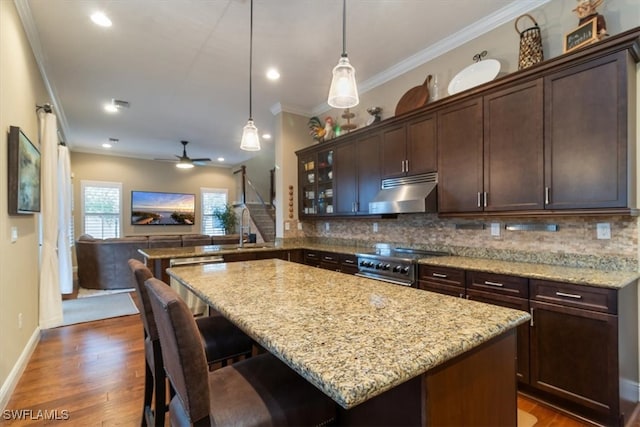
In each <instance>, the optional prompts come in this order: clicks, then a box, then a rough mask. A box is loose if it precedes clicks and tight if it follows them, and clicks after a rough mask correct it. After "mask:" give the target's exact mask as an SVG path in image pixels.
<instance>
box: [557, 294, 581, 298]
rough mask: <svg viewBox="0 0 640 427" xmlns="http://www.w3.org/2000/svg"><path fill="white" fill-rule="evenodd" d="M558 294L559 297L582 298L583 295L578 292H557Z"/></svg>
mask: <svg viewBox="0 0 640 427" xmlns="http://www.w3.org/2000/svg"><path fill="white" fill-rule="evenodd" d="M556 295H557V296H559V297H567V298H574V299H582V295H578V294H567V293H565V292H556Z"/></svg>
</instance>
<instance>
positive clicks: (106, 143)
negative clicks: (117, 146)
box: [102, 142, 113, 148]
mask: <svg viewBox="0 0 640 427" xmlns="http://www.w3.org/2000/svg"><path fill="white" fill-rule="evenodd" d="M111 147H113V145H111V144H109V143H108V142H105V143H104V144H102V148H111Z"/></svg>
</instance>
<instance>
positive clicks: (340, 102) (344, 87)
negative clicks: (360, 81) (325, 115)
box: [327, 0, 360, 108]
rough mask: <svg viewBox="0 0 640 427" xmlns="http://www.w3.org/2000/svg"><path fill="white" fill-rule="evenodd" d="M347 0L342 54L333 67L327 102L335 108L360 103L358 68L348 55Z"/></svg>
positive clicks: (344, 9)
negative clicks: (357, 81) (357, 78)
mask: <svg viewBox="0 0 640 427" xmlns="http://www.w3.org/2000/svg"><path fill="white" fill-rule="evenodd" d="M346 22H347V0H342V55H341V56H340V60H339V61H338V65H336V66H335V67H334V69H333V79H331V87H330V88H329V98H328V99H327V103H328V104H329V105H330V106H332V107H334V108H351V107H355V106H356V105H358V103H359V102H360V100H359V99H358V87H357V85H356V70H355V69H354V68H353V67H352V66H351V64H350V63H349V58H348V57H347V42H346V38H347V36H346V33H347V29H346V27H347V24H346Z"/></svg>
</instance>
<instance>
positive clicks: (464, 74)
mask: <svg viewBox="0 0 640 427" xmlns="http://www.w3.org/2000/svg"><path fill="white" fill-rule="evenodd" d="M499 72H500V62H499V61H498V60H496V59H486V60H484V61H479V62H476V63H474V64H471V65H469V66H468V67H466V68H464V69H463V70H461V71H460V72H459V73H458V74H456V75H455V77H454V78H453V79H451V82H449V88H448V91H449V95H453V94H456V93H458V92H462V91H465V90H467V89H471V88H472V87H475V86H479V85H481V84H483V83H487V82H490V81H491V80H493V79H495V78H496V76H497V75H498V73H499Z"/></svg>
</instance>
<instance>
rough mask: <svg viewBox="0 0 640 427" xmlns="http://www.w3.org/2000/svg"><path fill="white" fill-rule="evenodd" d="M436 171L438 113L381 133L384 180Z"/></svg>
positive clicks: (422, 116) (420, 117)
mask: <svg viewBox="0 0 640 427" xmlns="http://www.w3.org/2000/svg"><path fill="white" fill-rule="evenodd" d="M436 170H437V139H436V115H435V114H433V113H430V114H427V115H421V116H419V117H417V118H414V119H412V120H409V121H406V122H403V123H401V124H399V125H398V126H394V127H393V128H391V129H386V130H384V131H383V132H382V179H385V178H398V177H402V176H407V175H418V174H423V173H428V172H435V171H436Z"/></svg>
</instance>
